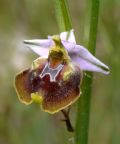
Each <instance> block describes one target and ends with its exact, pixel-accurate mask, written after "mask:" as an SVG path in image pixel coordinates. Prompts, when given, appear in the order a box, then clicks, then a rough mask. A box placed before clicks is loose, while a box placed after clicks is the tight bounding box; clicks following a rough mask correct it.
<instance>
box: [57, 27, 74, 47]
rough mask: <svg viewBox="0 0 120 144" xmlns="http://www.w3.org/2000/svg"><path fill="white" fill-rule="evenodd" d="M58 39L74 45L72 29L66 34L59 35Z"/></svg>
mask: <svg viewBox="0 0 120 144" xmlns="http://www.w3.org/2000/svg"><path fill="white" fill-rule="evenodd" d="M60 38H61V40H63V41H68V42H71V43H75V44H76V40H75V35H74V30H73V29H72V30H70V31H68V32H62V33H60Z"/></svg>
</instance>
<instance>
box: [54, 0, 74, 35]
mask: <svg viewBox="0 0 120 144" xmlns="http://www.w3.org/2000/svg"><path fill="white" fill-rule="evenodd" d="M54 4H55V11H56V18H57V22H58V26H59V30H60V32H62V31H69V30H70V29H72V24H71V19H70V15H69V9H68V4H67V0H54Z"/></svg>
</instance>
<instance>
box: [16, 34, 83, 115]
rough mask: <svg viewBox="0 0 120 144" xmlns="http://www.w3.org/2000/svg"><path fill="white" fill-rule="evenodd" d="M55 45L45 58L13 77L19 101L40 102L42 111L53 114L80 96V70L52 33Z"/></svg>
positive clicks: (37, 60)
mask: <svg viewBox="0 0 120 144" xmlns="http://www.w3.org/2000/svg"><path fill="white" fill-rule="evenodd" d="M52 39H53V41H54V42H55V45H54V46H53V47H51V48H50V50H49V55H48V58H41V57H40V58H38V59H36V60H35V61H33V64H32V67H31V68H30V69H27V70H25V71H23V72H21V73H19V74H17V76H16V77H15V87H16V90H17V93H18V96H19V99H20V101H21V102H23V103H25V104H30V103H32V102H37V103H40V105H41V108H42V110H44V111H46V112H49V113H56V112H58V111H60V110H62V109H65V108H66V107H68V106H69V105H71V104H72V103H74V102H75V101H76V100H77V99H78V98H79V97H80V84H81V81H82V72H81V70H80V67H79V66H78V65H76V64H74V63H72V62H71V59H70V57H69V55H68V52H67V51H66V49H65V48H64V46H63V45H62V43H61V40H60V38H59V36H53V37H52Z"/></svg>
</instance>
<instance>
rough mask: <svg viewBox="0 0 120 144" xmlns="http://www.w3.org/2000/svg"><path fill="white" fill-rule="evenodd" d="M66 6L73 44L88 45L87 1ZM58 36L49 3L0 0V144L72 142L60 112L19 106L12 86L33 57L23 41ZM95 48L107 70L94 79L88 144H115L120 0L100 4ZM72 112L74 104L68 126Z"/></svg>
mask: <svg viewBox="0 0 120 144" xmlns="http://www.w3.org/2000/svg"><path fill="white" fill-rule="evenodd" d="M68 2H69V7H70V14H71V18H72V23H73V27H74V29H75V34H76V37H77V42H78V43H81V44H84V45H86V46H87V40H88V32H89V16H90V3H89V2H90V1H89V0H86V1H84V0H74V1H73V0H68ZM58 32H59V29H58V26H57V22H56V18H55V11H54V4H53V1H50V0H44V1H43V0H34V1H33V0H12V1H11V0H0V144H16V143H17V144H73V143H72V140H73V134H69V133H68V132H67V130H66V127H65V124H64V123H62V122H61V121H60V119H61V117H62V116H61V114H60V113H58V114H55V115H50V114H47V113H44V112H42V111H41V110H40V108H39V106H38V105H34V104H32V105H30V106H25V105H24V104H21V103H20V102H19V100H18V98H17V95H16V93H15V90H14V88H13V79H14V75H15V74H16V73H17V72H19V71H20V70H23V69H25V68H26V67H29V66H30V65H31V62H32V61H33V60H34V59H35V58H37V55H36V54H34V53H32V51H31V50H29V49H27V48H26V47H24V46H23V44H22V40H24V39H34V38H46V37H47V35H49V34H50V35H52V34H56V33H58ZM96 47H97V49H96V56H97V57H98V58H99V59H101V60H102V61H103V62H105V63H106V64H107V65H109V67H110V71H111V72H110V74H109V75H108V76H104V75H102V74H95V75H94V82H93V94H92V99H91V113H90V133H89V144H120V88H119V87H120V0H100V17H99V25H98V37H97V46H96ZM75 113H76V104H74V105H73V106H72V111H71V119H72V122H73V124H74V123H75V116H76V115H75Z"/></svg>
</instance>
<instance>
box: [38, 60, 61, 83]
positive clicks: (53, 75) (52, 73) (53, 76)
mask: <svg viewBox="0 0 120 144" xmlns="http://www.w3.org/2000/svg"><path fill="white" fill-rule="evenodd" d="M63 66H64V65H62V64H60V65H59V66H58V67H57V68H55V69H53V68H50V66H49V63H47V64H46V65H45V67H44V69H43V71H42V72H41V74H40V75H39V76H40V77H41V78H43V77H44V76H46V75H49V76H50V81H52V82H55V81H56V77H57V75H58V74H59V72H60V71H61V70H62V68H63Z"/></svg>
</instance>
